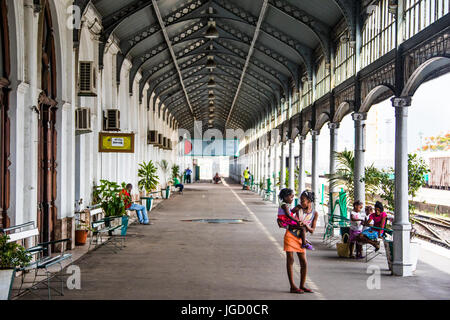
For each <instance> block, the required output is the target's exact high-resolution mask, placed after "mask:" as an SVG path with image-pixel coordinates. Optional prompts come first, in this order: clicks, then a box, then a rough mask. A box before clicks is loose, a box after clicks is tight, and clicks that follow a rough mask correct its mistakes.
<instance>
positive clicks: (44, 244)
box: [38, 238, 72, 247]
mask: <svg viewBox="0 0 450 320" xmlns="http://www.w3.org/2000/svg"><path fill="white" fill-rule="evenodd" d="M70 240H72V239H71V238H68V239H62V240H55V241H48V242H42V243H39V244H38V246H42V247H48V246H49V245H52V244H58V243H62V242H69V241H70Z"/></svg>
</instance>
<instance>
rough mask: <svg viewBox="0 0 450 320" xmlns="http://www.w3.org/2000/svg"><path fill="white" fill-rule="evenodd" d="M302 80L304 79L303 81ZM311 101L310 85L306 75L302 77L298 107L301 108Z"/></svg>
mask: <svg viewBox="0 0 450 320" xmlns="http://www.w3.org/2000/svg"><path fill="white" fill-rule="evenodd" d="M303 80H304V81H303ZM311 103H312V85H311V82H310V81H308V79H307V77H306V76H303V78H302V97H301V100H300V109H301V110H303V109H304V108H306V107H307V106H309V105H310V104H311Z"/></svg>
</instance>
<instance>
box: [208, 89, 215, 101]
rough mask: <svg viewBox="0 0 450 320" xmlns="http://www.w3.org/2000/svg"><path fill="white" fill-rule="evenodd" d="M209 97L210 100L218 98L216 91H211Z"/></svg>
mask: <svg viewBox="0 0 450 320" xmlns="http://www.w3.org/2000/svg"><path fill="white" fill-rule="evenodd" d="M208 99H210V100H214V99H216V97H215V96H214V91H210V92H209V95H208Z"/></svg>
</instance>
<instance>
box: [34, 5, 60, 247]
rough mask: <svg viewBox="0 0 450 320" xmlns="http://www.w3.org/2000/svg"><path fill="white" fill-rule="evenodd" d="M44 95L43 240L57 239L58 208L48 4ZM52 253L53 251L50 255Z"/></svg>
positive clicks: (40, 168)
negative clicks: (55, 232) (55, 233)
mask: <svg viewBox="0 0 450 320" xmlns="http://www.w3.org/2000/svg"><path fill="white" fill-rule="evenodd" d="M41 57H42V58H41V60H42V61H41V80H42V92H41V94H40V96H39V102H38V109H39V121H38V131H39V137H38V228H39V231H40V236H41V239H40V240H41V241H42V242H46V241H52V240H55V235H54V231H55V225H56V218H57V208H56V192H57V190H56V178H57V171H56V166H57V164H56V159H57V158H56V157H57V132H56V115H57V108H56V106H57V102H56V101H55V100H54V99H55V97H56V66H55V61H56V59H55V45H54V38H53V30H52V20H51V15H50V10H49V8H48V5H46V6H45V9H44V26H43V35H42V52H41ZM49 253H50V252H49Z"/></svg>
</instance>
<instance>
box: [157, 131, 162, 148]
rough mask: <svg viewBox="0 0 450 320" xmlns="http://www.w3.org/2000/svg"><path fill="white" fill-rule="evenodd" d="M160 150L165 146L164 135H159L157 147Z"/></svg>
mask: <svg viewBox="0 0 450 320" xmlns="http://www.w3.org/2000/svg"><path fill="white" fill-rule="evenodd" d="M156 146H157V147H159V148H162V146H163V135H162V133H160V134H158V144H157V145H156Z"/></svg>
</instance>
